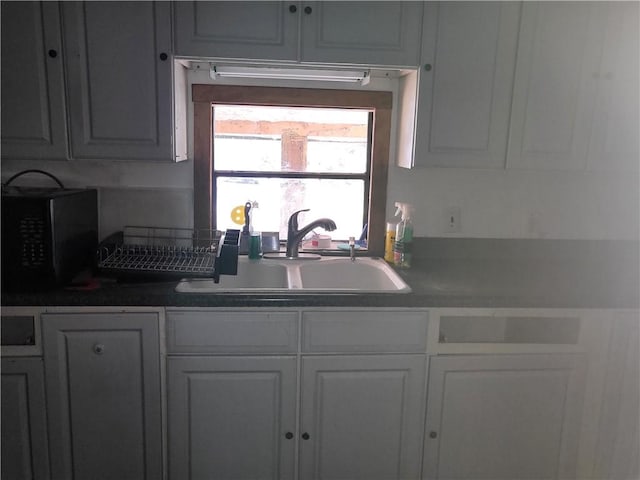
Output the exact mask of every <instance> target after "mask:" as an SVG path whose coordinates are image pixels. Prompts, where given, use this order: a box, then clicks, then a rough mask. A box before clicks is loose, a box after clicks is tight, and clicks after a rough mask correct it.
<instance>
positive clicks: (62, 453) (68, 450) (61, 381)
mask: <svg viewBox="0 0 640 480" xmlns="http://www.w3.org/2000/svg"><path fill="white" fill-rule="evenodd" d="M42 336H43V346H44V362H45V372H46V375H45V383H46V395H47V414H48V426H49V448H50V455H51V478H52V479H54V480H57V479H60V480H81V479H83V480H84V479H92V480H157V479H161V478H162V474H163V473H162V471H163V455H162V409H161V405H162V397H161V393H162V390H161V383H160V378H161V375H160V342H159V315H158V313H77V312H76V313H47V314H43V315H42Z"/></svg>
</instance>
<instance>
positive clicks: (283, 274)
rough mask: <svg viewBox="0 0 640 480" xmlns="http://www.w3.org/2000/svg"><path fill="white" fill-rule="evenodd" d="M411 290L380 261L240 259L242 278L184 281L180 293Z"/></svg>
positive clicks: (333, 258) (301, 292)
mask: <svg viewBox="0 0 640 480" xmlns="http://www.w3.org/2000/svg"><path fill="white" fill-rule="evenodd" d="M410 291H411V288H410V287H409V286H408V285H407V284H406V283H405V282H404V281H403V280H402V278H401V277H400V276H399V275H398V274H397V273H396V272H395V271H394V270H393V269H392V268H391V267H390V266H389V265H387V263H386V262H385V261H384V260H382V259H380V258H368V257H358V258H357V259H356V260H355V261H353V262H352V261H351V259H350V258H348V257H322V258H321V259H319V260H316V261H313V262H309V261H304V260H292V259H287V260H282V259H280V260H279V259H272V260H248V259H247V258H246V257H240V258H239V259H238V275H236V276H233V275H222V276H221V277H220V283H217V284H216V283H213V280H208V279H188V280H182V281H181V282H180V283H179V284H178V286H177V287H176V292H180V293H201V294H207V293H247V294H252V293H253V294H264V293H286V294H292V293H293V294H295V293H300V294H305V293H324V294H331V293H408V292H410Z"/></svg>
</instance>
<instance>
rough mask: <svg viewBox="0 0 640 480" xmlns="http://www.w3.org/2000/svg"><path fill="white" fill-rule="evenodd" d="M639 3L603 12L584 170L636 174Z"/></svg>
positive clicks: (622, 4) (615, 5)
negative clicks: (630, 172) (596, 83)
mask: <svg viewBox="0 0 640 480" xmlns="http://www.w3.org/2000/svg"><path fill="white" fill-rule="evenodd" d="M638 8H639V7H638V2H612V4H610V5H609V4H607V5H603V6H602V14H601V15H600V16H599V18H600V19H601V21H602V22H603V25H602V26H603V27H605V28H604V35H605V37H604V39H603V50H602V65H601V67H600V71H599V72H598V73H597V74H596V80H597V82H598V94H597V100H596V107H595V109H596V110H595V115H594V117H593V121H594V123H593V131H592V135H591V143H590V146H589V168H590V169H594V170H636V171H637V170H638V166H639V164H640V161H639V159H640V146H639V143H640V135H638V132H639V131H640V120H639V116H640V96H639V93H640V88H639V87H638V86H639V85H640V79H639V72H640V64H639V61H640V47H639V45H640V39H639V38H638V32H640V25H639V22H638V19H639V17H640V13H639V12H638Z"/></svg>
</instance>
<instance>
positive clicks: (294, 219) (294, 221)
mask: <svg viewBox="0 0 640 480" xmlns="http://www.w3.org/2000/svg"><path fill="white" fill-rule="evenodd" d="M308 211H309V209H308V208H303V209H302V210H298V211H296V212H293V213H292V214H291V216H290V217H289V230H291V228H293V229H294V230H297V229H298V214H299V213H302V212H308Z"/></svg>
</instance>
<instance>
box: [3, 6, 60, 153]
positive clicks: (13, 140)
mask: <svg viewBox="0 0 640 480" xmlns="http://www.w3.org/2000/svg"><path fill="white" fill-rule="evenodd" d="M1 17H2V158H28V159H49V158H55V159H65V158H67V129H66V119H65V103H64V77H63V65H62V62H63V55H62V53H63V52H62V41H61V34H60V12H59V6H58V3H57V2H2V16H1Z"/></svg>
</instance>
